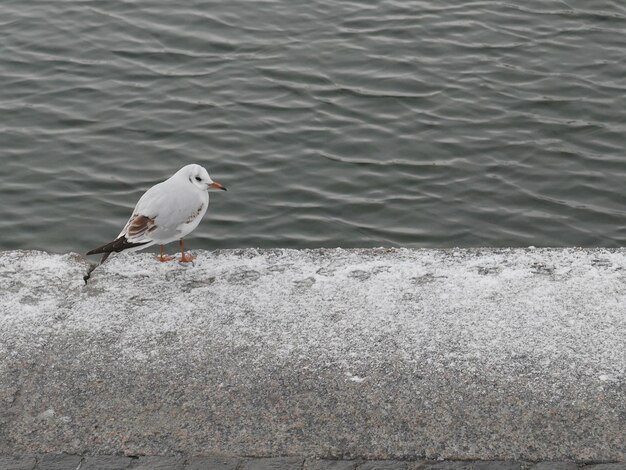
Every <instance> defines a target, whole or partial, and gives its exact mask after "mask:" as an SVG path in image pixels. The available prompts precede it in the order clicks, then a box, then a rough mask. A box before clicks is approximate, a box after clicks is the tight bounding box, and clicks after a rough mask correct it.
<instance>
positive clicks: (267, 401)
mask: <svg viewBox="0 0 626 470" xmlns="http://www.w3.org/2000/svg"><path fill="white" fill-rule="evenodd" d="M196 254H197V256H198V258H197V260H196V262H195V264H194V265H187V266H182V265H180V264H178V263H176V262H170V263H157V262H156V261H155V260H154V259H153V257H152V255H150V254H141V253H139V254H132V255H128V256H117V257H112V258H111V260H110V261H109V262H107V263H106V264H105V265H103V266H101V267H98V268H97V269H96V270H95V271H93V273H91V278H90V279H89V280H88V282H87V283H86V284H85V282H84V281H83V276H84V275H85V274H86V273H87V271H88V264H87V262H86V261H85V260H84V259H82V258H80V257H79V256H77V255H49V254H45V253H40V252H10V253H2V254H0V454H2V453H4V454H14V453H15V452H23V453H40V452H57V453H59V452H66V453H70V454H82V455H84V454H125V455H161V454H170V455H175V454H177V453H184V454H185V455H207V454H220V455H224V456H241V455H249V456H276V455H283V456H298V455H306V456H311V457H313V456H315V457H327V458H328V457H343V458H348V457H357V458H378V459H395V458H415V457H420V456H422V457H425V458H430V459H436V458H445V459H483V460H494V459H501V460H510V459H513V460H520V459H522V460H531V461H538V460H555V461H558V460H561V461H567V460H575V461H578V462H585V461H588V462H591V461H600V462H608V461H623V460H624V459H625V457H626V449H625V447H626V400H625V397H626V379H625V370H626V349H625V347H626V346H625V344H626V343H625V340H626V270H624V269H623V268H624V267H626V251H622V250H603V249H595V250H578V249H528V250H523V249H520V250H489V249H485V250H406V249H373V250H341V249H337V250H330V249H329V250H304V251H296V250H253V249H249V250H231V251H218V252H199V253H196Z"/></svg>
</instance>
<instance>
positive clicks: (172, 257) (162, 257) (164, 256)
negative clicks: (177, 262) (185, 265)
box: [157, 245, 175, 263]
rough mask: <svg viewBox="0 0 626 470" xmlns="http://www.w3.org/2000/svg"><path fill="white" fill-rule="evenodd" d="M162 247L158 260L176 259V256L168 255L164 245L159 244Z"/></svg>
mask: <svg viewBox="0 0 626 470" xmlns="http://www.w3.org/2000/svg"><path fill="white" fill-rule="evenodd" d="M159 246H160V247H161V253H160V254H159V256H157V260H159V261H160V262H161V263H162V262H164V261H172V260H173V259H175V257H174V256H167V255H166V254H165V253H164V251H163V245H159Z"/></svg>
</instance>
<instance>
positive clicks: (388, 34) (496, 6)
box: [0, 0, 626, 252]
mask: <svg viewBox="0 0 626 470" xmlns="http://www.w3.org/2000/svg"><path fill="white" fill-rule="evenodd" d="M192 162H196V163H200V164H203V165H205V166H206V167H207V169H208V170H209V172H210V173H211V175H212V176H213V178H214V179H215V180H217V181H220V182H222V183H223V184H225V185H226V186H228V188H229V191H228V192H227V193H218V194H214V195H213V197H212V199H211V207H210V208H209V212H208V214H207V216H206V218H205V220H204V222H203V223H202V224H201V225H200V227H199V228H198V229H197V230H196V232H194V234H193V235H192V236H191V237H190V239H189V245H190V246H191V247H192V248H207V249H211V248H226V247H230V248H232V247H248V246H258V247H321V246H324V247H330V246H343V247H367V246H381V245H382V246H410V247H448V246H528V245H536V246H545V245H548V246H571V245H582V246H596V245H597V246H619V245H624V244H625V243H626V192H625V190H624V189H625V187H626V3H624V2H623V1H617V0H616V1H596V0H571V1H570V0H568V1H550V0H530V1H528V0H527V1H524V2H496V1H475V2H472V1H468V2H460V1H457V0H454V1H452V0H437V1H435V0H432V1H399V0H398V1H390V0H387V1H381V2H375V1H371V2H370V1H368V2H366V1H335V0H333V1H331V0H323V1H321V0H313V1H312V0H306V1H304V0H280V1H276V0H268V1H249V0H246V1H242V0H234V1H233V0H220V1H206V0H204V1H198V0H191V1H184V2H172V1H170V0H141V1H130V0H126V1H107V0H97V1H95V0H93V1H92V0H81V1H70V0H65V1H49V0H48V1H25V0H3V1H2V3H1V4H0V249H14V248H33V249H35V248H36V249H45V250H49V251H56V252H66V251H80V252H85V251H86V250H88V249H89V248H93V247H94V246H95V245H98V244H100V243H101V242H104V241H108V240H109V239H112V238H113V237H114V236H116V235H117V233H118V231H119V230H120V228H121V227H122V226H123V224H124V223H125V221H126V219H127V217H128V216H129V215H130V211H131V210H132V208H133V207H134V205H135V202H136V201H137V199H138V198H139V197H140V196H141V194H142V193H143V192H144V191H145V190H146V189H147V188H148V187H150V186H151V185H153V184H155V183H157V182H159V181H161V180H163V179H165V178H166V177H168V176H169V175H170V174H172V173H173V172H174V171H176V170H177V169H178V168H179V167H181V166H183V165H184V164H187V163H192Z"/></svg>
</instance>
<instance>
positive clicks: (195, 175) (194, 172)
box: [178, 164, 226, 191]
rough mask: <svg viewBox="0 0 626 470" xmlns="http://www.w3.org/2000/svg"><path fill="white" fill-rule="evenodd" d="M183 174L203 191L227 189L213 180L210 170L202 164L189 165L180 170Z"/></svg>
mask: <svg viewBox="0 0 626 470" xmlns="http://www.w3.org/2000/svg"><path fill="white" fill-rule="evenodd" d="M178 173H179V174H181V176H183V177H184V178H186V179H188V180H189V182H190V183H191V184H193V185H194V186H195V187H196V188H198V189H200V190H202V191H208V190H209V189H221V190H223V191H226V188H225V187H224V186H222V185H221V184H219V183H217V182H215V181H213V180H212V179H211V177H210V176H209V172H208V171H206V169H205V168H204V167H202V166H200V165H195V164H194V165H187V166H184V167H183V168H181V169H180V170H179V171H178Z"/></svg>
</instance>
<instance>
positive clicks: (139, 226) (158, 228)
mask: <svg viewBox="0 0 626 470" xmlns="http://www.w3.org/2000/svg"><path fill="white" fill-rule="evenodd" d="M210 189H221V190H224V191H226V188H225V187H224V186H222V185H221V184H219V183H216V182H215V181H213V180H212V179H211V177H210V176H209V173H208V172H207V171H206V170H205V169H204V168H203V167H201V166H200V165H187V166H184V167H182V168H181V169H180V170H178V171H177V172H176V173H175V174H174V175H173V176H172V177H171V178H169V179H167V180H165V181H163V182H162V183H159V184H156V185H154V186H152V187H151V188H150V189H148V190H147V191H146V192H145V193H144V195H143V196H141V199H139V202H137V205H136V206H135V209H134V210H133V215H131V216H130V219H128V222H126V226H124V229H123V230H122V231H121V232H120V234H119V235H118V236H117V238H116V239H115V240H113V241H112V242H111V243H107V244H106V245H102V246H101V247H98V248H95V249H93V250H91V251H90V252H88V253H87V254H88V255H95V254H98V253H104V256H102V260H101V261H100V264H102V263H104V261H105V260H106V259H107V258H108V257H109V256H110V255H111V253H113V252H116V253H119V252H120V251H137V250H143V249H144V248H148V247H149V246H152V245H154V244H156V243H158V244H159V245H161V252H160V255H159V256H158V257H157V259H158V260H159V261H170V260H172V259H174V257H170V256H166V255H164V253H163V245H165V244H166V243H170V242H173V241H175V240H180V260H179V261H181V262H183V263H188V262H190V261H193V259H194V257H193V256H191V254H186V253H185V245H184V242H183V237H185V236H187V235H188V234H189V233H191V232H192V231H193V230H194V229H195V228H196V227H197V226H198V224H199V223H200V220H202V217H203V216H204V214H205V212H206V210H207V208H208V207H209V193H208V191H209V190H210Z"/></svg>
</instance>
